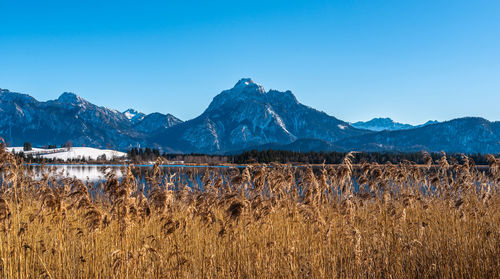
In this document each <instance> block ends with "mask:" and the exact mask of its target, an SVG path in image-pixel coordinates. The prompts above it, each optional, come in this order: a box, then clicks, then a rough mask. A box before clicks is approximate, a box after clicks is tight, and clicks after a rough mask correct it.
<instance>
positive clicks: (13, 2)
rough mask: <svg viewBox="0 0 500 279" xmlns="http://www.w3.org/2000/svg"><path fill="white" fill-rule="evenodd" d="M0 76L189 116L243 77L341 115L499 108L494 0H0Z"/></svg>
mask: <svg viewBox="0 0 500 279" xmlns="http://www.w3.org/2000/svg"><path fill="white" fill-rule="evenodd" d="M0 13H1V17H0V88H6V89H10V90H11V91H18V92H24V93H29V94H31V95H32V96H34V97H35V98H37V99H39V100H48V99H54V98H57V97H58V96H59V95H60V94H61V93H62V92H64V91H72V92H75V93H77V94H79V95H81V96H82V97H84V98H86V99H88V100H89V101H91V102H94V103H96V104H98V105H104V106H107V107H111V108H115V109H118V110H125V109H127V108H128V107H133V108H136V109H138V110H140V111H143V112H146V113H150V112H155V111H159V112H163V113H172V114H174V115H176V116H177V117H179V118H181V119H183V120H187V119H190V118H192V117H195V116H197V115H199V114H200V113H201V112H202V111H203V110H204V109H205V108H206V107H207V106H208V104H209V102H210V101H211V99H212V98H213V97H214V96H215V95H216V94H218V93H219V92H220V91H222V90H223V89H227V88H230V87H232V86H233V85H234V84H235V83H236V81H237V80H238V79H239V78H241V77H252V78H253V79H254V80H255V81H256V82H258V83H260V84H262V85H263V86H264V87H265V88H266V89H279V90H287V89H289V90H292V91H293V92H294V94H295V95H296V96H297V98H298V99H299V101H301V102H302V103H304V104H306V105H309V106H312V107H314V108H317V109H320V110H323V111H325V112H327V113H329V114H331V115H333V116H336V117H338V118H340V119H342V120H345V121H357V120H367V119H369V118H372V117H375V116H388V117H392V118H393V119H395V120H397V121H401V122H408V123H420V122H424V121H426V120H428V119H437V120H447V119H451V118H456V117H461V116H469V115H471V116H482V117H485V118H488V119H490V120H500V1H496V0H491V1H480V0H474V1H461V0H453V1H450V0H446V1H440V0H430V1H424V0H419V1H400V0H397V1H293V0H287V1H272V0H268V1H189V0H180V1H123V0H122V1H93V0H92V1H67V0H66V1H28V0H23V1H19V0H0Z"/></svg>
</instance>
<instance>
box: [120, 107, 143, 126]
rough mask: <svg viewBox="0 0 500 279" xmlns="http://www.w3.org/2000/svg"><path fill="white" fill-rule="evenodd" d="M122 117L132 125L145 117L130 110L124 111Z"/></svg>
mask: <svg viewBox="0 0 500 279" xmlns="http://www.w3.org/2000/svg"><path fill="white" fill-rule="evenodd" d="M123 115H125V117H126V118H127V119H128V120H130V122H132V123H134V124H135V123H137V122H139V121H141V120H142V119H144V116H146V115H145V114H144V113H142V112H138V111H136V110H135V109H131V108H130V109H127V110H126V111H124V112H123Z"/></svg>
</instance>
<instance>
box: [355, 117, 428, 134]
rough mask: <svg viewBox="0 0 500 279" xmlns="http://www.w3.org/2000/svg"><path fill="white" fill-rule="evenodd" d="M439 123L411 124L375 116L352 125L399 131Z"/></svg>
mask: <svg viewBox="0 0 500 279" xmlns="http://www.w3.org/2000/svg"><path fill="white" fill-rule="evenodd" d="M436 123H438V122H437V121H433V120H429V121H427V122H425V123H424V124H421V125H416V126H413V125H410V124H404V123H399V122H395V121H394V120H392V119H390V118H373V119H371V120H369V121H366V122H363V121H358V122H354V123H351V126H353V127H355V128H359V129H366V130H370V131H376V132H379V131H384V130H388V131H397V130H407V129H413V128H418V127H423V126H427V125H431V124H436Z"/></svg>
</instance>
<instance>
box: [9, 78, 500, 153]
mask: <svg viewBox="0 0 500 279" xmlns="http://www.w3.org/2000/svg"><path fill="white" fill-rule="evenodd" d="M365 124H366V123H365ZM372 124H374V125H375V126H376V127H377V128H380V127H382V126H384V125H385V126H384V127H387V125H389V126H391V125H392V126H394V125H395V122H393V121H392V120H390V119H378V120H377V119H375V121H370V123H369V125H372ZM397 124H398V123H396V126H398V125H397ZM401 125H404V124H401ZM392 126H391V127H392ZM363 127H366V126H363ZM405 127H406V126H405ZM371 128H373V127H371ZM393 128H394V129H396V130H395V131H389V130H390V129H388V128H384V131H380V132H374V131H369V130H365V129H358V128H354V127H352V126H351V125H349V123H347V122H344V121H341V120H339V119H337V118H335V117H333V116H329V115H328V114H326V113H324V112H320V111H318V110H315V109H313V108H310V107H308V106H305V105H303V104H301V103H299V102H298V101H297V99H296V98H295V96H294V95H293V94H292V93H291V92H290V91H285V92H280V91H276V90H269V91H266V90H265V89H264V88H263V87H262V86H260V85H258V84H256V83H255V82H254V81H253V80H251V79H242V80H240V81H238V82H237V83H236V85H235V86H234V87H233V88H231V89H229V90H225V91H222V92H221V93H220V94H219V95H217V96H215V98H214V99H213V100H212V102H211V103H210V105H209V106H208V108H207V109H206V110H205V111H204V112H203V113H202V114H201V115H200V116H198V117H196V118H194V119H192V120H189V121H186V122H182V121H181V120H179V119H178V118H176V117H174V116H173V115H170V114H161V113H152V114H149V115H146V114H143V113H141V112H138V111H135V110H133V109H129V110H127V111H125V112H123V113H122V112H118V111H116V110H113V109H108V108H106V107H100V106H96V105H94V104H91V103H90V102H88V101H86V100H85V99H83V98H81V97H79V96H77V95H75V94H73V93H63V94H62V95H61V96H60V97H59V98H58V99H56V100H52V101H47V102H39V101H37V100H36V99H34V98H32V97H31V96H29V95H26V94H20V93H13V92H10V91H8V90H2V89H0V137H2V138H4V139H5V141H6V142H8V143H9V144H10V145H11V146H14V145H15V146H20V145H22V144H23V143H24V142H26V141H29V142H31V143H32V144H33V145H34V146H43V145H49V144H62V143H65V142H67V141H68V140H70V141H72V142H73V144H74V145H75V146H83V145H86V146H91V147H99V148H108V147H109V148H113V149H119V150H126V149H128V148H130V147H133V146H138V145H141V146H149V147H158V148H161V149H162V150H163V151H166V152H182V153H191V152H194V153H209V154H215V153H217V154H222V153H235V152H238V151H242V150H249V149H253V148H255V149H270V148H271V149H282V150H292V151H350V150H356V151H401V152H412V151H420V150H426V151H436V152H438V151H446V152H460V153H478V152H481V153H498V152H500V143H499V142H500V122H490V121H488V120H485V119H482V118H470V117H468V118H460V119H454V120H451V121H447V122H441V123H429V122H428V123H426V124H424V125H422V126H416V127H410V128H411V129H406V128H408V127H406V128H405V129H401V128H402V127H401V126H398V127H393ZM403 128H404V127H403ZM398 129H399V130H398Z"/></svg>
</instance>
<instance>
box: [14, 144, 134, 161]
mask: <svg viewBox="0 0 500 279" xmlns="http://www.w3.org/2000/svg"><path fill="white" fill-rule="evenodd" d="M7 150H9V151H10V152H15V153H19V152H24V154H26V155H29V154H31V155H33V157H37V156H40V157H42V158H47V159H60V160H64V161H66V160H70V159H82V158H85V159H90V160H96V159H97V158H98V157H100V156H102V155H106V159H107V160H111V159H113V158H121V157H126V156H127V154H126V153H124V152H120V151H116V150H109V149H97V148H92V147H72V148H70V150H69V151H68V149H67V148H55V149H43V148H33V149H32V150H31V151H23V147H22V146H21V147H7Z"/></svg>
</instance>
